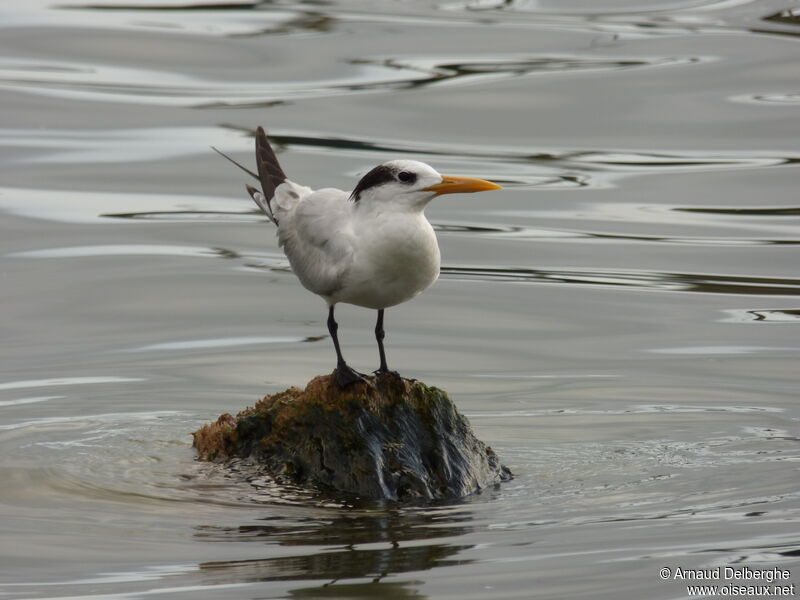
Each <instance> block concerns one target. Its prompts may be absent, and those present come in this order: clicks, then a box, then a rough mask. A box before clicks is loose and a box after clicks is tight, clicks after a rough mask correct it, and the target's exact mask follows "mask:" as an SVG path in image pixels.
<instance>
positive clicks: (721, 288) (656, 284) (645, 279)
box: [442, 266, 800, 296]
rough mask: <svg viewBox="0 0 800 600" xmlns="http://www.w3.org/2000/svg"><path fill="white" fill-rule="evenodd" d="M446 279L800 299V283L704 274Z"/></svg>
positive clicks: (495, 271)
mask: <svg viewBox="0 0 800 600" xmlns="http://www.w3.org/2000/svg"><path fill="white" fill-rule="evenodd" d="M442 275H444V276H445V277H448V278H451V279H460V280H477V281H508V282H525V283H562V284H563V283H570V284H581V285H604V286H622V287H635V288H643V289H651V290H665V291H676V292H702V293H708V294H746V295H778V296H781V295H785V296H797V295H800V279H790V278H772V277H746V276H736V275H713V274H703V273H666V272H657V271H621V270H620V271H611V270H608V271H601V270H593V269H586V270H578V269H569V270H567V269H564V270H554V269H526V268H498V267H453V266H445V267H442Z"/></svg>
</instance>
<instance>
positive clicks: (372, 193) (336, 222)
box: [220, 127, 501, 386]
mask: <svg viewBox="0 0 800 600" xmlns="http://www.w3.org/2000/svg"><path fill="white" fill-rule="evenodd" d="M220 154H221V153H220ZM223 156H225V155H223ZM225 157H226V158H228V159H229V160H231V161H232V162H234V163H235V161H233V160H232V159H230V157H228V156H225ZM256 159H257V162H258V176H257V177H258V179H259V181H260V182H261V186H262V189H263V193H262V192H261V191H259V190H256V189H255V188H252V187H250V186H248V191H249V192H250V195H251V197H252V198H253V200H254V201H255V202H256V204H258V206H259V207H261V209H262V210H263V211H264V212H265V213H266V214H267V215H268V216H269V217H270V219H272V221H273V222H275V223H276V225H277V227H278V243H279V244H280V245H281V246H282V247H283V249H284V252H285V253H286V256H287V258H288V259H289V263H290V264H291V266H292V270H293V271H294V273H295V274H296V275H297V277H298V278H299V279H300V282H301V283H302V284H303V286H304V287H305V288H307V289H308V290H310V291H312V292H314V293H315V294H317V295H319V296H321V297H322V298H323V299H324V300H325V301H326V303H327V304H328V307H329V308H328V311H329V312H328V330H329V331H330V333H331V337H332V338H333V343H334V348H335V349H336V355H337V368H336V375H337V380H338V382H339V384H340V385H341V386H346V385H348V384H350V383H352V382H354V381H359V380H360V379H361V377H362V376H361V375H360V374H359V373H357V372H356V371H354V370H353V369H351V368H350V367H349V366H348V365H347V363H346V362H345V361H344V358H343V357H342V353H341V349H340V347H339V341H338V336H337V329H338V325H337V324H336V321H335V319H334V316H333V315H334V312H333V311H334V306H335V305H336V304H337V303H339V302H345V303H347V304H355V305H356V306H363V307H365V308H372V309H376V310H377V311H378V322H377V325H376V328H375V336H376V339H377V341H378V350H379V353H380V360H381V363H380V367H379V368H378V370H377V371H376V373H384V372H388V371H389V369H388V366H387V364H386V355H385V352H384V348H383V337H384V333H383V311H384V309H385V308H388V307H390V306H395V305H396V304H400V303H401V302H405V301H407V300H410V299H411V298H413V297H414V296H416V295H417V294H419V293H420V292H422V291H423V290H424V289H426V288H427V287H429V286H430V285H431V284H432V283H433V282H434V281H436V279H437V277H438V276H439V266H440V253H439V245H438V243H437V240H436V234H435V232H434V230H433V227H432V226H431V224H430V223H429V222H428V219H427V218H426V217H425V214H424V209H425V206H427V204H428V202H430V201H431V200H432V199H433V198H434V197H436V196H437V195H440V194H447V193H455V192H478V191H488V190H497V189H501V188H500V186H498V185H496V184H494V183H491V182H488V181H484V180H481V179H471V178H466V177H450V176H443V175H440V174H439V173H437V172H436V171H435V170H434V169H433V168H432V167H430V166H429V165H426V164H425V163H421V162H418V161H413V160H393V161H389V162H386V163H383V164H382V165H379V166H377V167H375V168H374V169H372V170H371V171H370V172H369V173H367V174H366V175H365V176H364V177H363V178H362V179H361V180H360V181H359V183H358V185H357V186H356V188H355V189H354V190H353V192H351V193H348V192H344V191H342V190H338V189H334V188H323V189H319V190H316V191H314V190H312V189H311V188H309V187H306V186H303V185H300V184H297V183H295V182H293V181H291V180H289V179H287V178H286V175H285V174H284V173H283V170H282V169H281V167H280V165H279V164H278V161H277V158H276V157H275V153H274V152H273V150H272V148H271V146H270V145H269V141H268V139H267V136H266V134H265V133H264V131H263V129H261V128H260V127H259V128H258V130H257V134H256ZM235 164H236V165H237V166H239V167H240V168H242V169H243V170H245V171H246V172H248V173H250V174H251V175H253V176H256V175H255V173H252V172H251V171H249V170H248V169H246V168H245V167H242V166H241V165H239V164H238V163H235Z"/></svg>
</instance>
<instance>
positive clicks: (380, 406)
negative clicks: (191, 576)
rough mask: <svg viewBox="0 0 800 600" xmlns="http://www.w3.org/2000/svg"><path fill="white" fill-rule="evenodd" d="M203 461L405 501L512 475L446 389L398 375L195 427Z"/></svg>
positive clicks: (459, 491) (292, 392) (271, 399)
mask: <svg viewBox="0 0 800 600" xmlns="http://www.w3.org/2000/svg"><path fill="white" fill-rule="evenodd" d="M194 446H195V448H197V451H198V453H199V457H200V459H201V460H214V461H225V460H230V459H243V458H244V459H249V460H250V461H252V462H254V463H255V464H257V465H258V467H259V469H260V470H261V471H263V472H265V473H266V474H268V475H270V476H271V477H273V478H274V479H275V480H276V481H278V482H279V483H286V484H293V485H301V486H304V487H309V488H313V489H316V490H320V491H322V492H344V493H345V494H352V495H356V496H359V497H361V498H368V499H384V500H398V501H401V502H407V501H419V500H423V501H425V500H438V499H446V498H460V497H463V496H466V495H468V494H471V493H473V492H476V491H478V490H481V489H483V488H486V487H487V486H491V485H494V484H497V483H499V482H501V481H506V480H509V479H511V477H512V475H511V471H509V470H508V469H507V468H506V467H504V466H503V465H501V464H500V461H499V460H498V458H497V455H495V453H494V451H492V449H491V448H489V447H487V446H486V445H485V444H484V443H483V442H481V441H480V440H479V439H477V438H476V437H475V435H474V434H473V432H472V429H471V428H470V426H469V423H468V422H467V419H466V417H464V416H463V415H462V414H461V413H459V412H458V411H457V410H456V407H455V405H454V404H453V402H452V401H451V400H450V398H449V397H448V396H447V394H446V393H445V392H443V391H442V390H439V389H437V388H435V387H429V386H427V385H425V384H423V383H421V382H419V381H412V380H408V379H403V378H401V377H398V376H397V375H394V374H383V375H378V376H375V377H367V381H366V382H364V383H356V384H353V385H350V386H348V387H347V388H346V389H344V390H342V389H340V388H339V386H338V385H337V384H336V380H335V377H334V376H333V375H324V376H319V377H316V378H314V379H312V380H311V381H310V382H309V383H308V385H307V386H306V389H305V390H300V389H298V388H296V387H291V388H289V389H288V390H286V391H284V392H280V393H277V394H273V395H271V396H266V397H264V398H263V399H262V400H260V401H259V402H258V403H256V405H255V406H253V407H252V408H247V409H245V410H243V411H242V412H240V413H239V414H238V415H237V416H236V417H235V418H234V417H232V416H231V415H228V414H226V415H222V416H221V417H220V418H219V419H218V420H217V421H216V422H215V423H210V424H208V425H205V426H204V427H202V428H200V429H199V430H198V431H196V432H195V433H194Z"/></svg>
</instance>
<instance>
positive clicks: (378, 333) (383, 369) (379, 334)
mask: <svg viewBox="0 0 800 600" xmlns="http://www.w3.org/2000/svg"><path fill="white" fill-rule="evenodd" d="M384 337H386V334H385V333H384V331H383V309H382V308H381V309H378V322H377V323H375V339H376V340H378V354H379V355H380V357H381V366H380V367H378V370H377V371H375V372H376V373H388V372H389V367H388V366H387V365H386V351H385V350H384V349H383V338H384Z"/></svg>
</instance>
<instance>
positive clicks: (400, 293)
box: [332, 212, 441, 309]
mask: <svg viewBox="0 0 800 600" xmlns="http://www.w3.org/2000/svg"><path fill="white" fill-rule="evenodd" d="M354 234H355V237H356V245H355V255H354V257H353V258H354V260H353V261H352V263H351V268H350V269H349V271H348V273H347V274H346V277H345V285H344V286H343V287H342V288H341V289H340V290H339V291H337V293H336V294H335V295H334V296H333V298H332V299H333V300H334V301H335V302H347V303H349V304H355V305H357V306H364V307H366V308H374V309H379V308H387V307H389V306H394V305H396V304H400V303H401V302H405V301H407V300H410V299H411V298H413V297H414V296H416V295H417V294H419V293H420V292H421V291H423V290H424V289H426V288H427V287H429V286H430V285H431V284H432V283H433V282H434V281H436V279H437V278H438V277H439V267H440V260H441V258H440V254H439V245H438V243H437V240H436V234H435V233H434V231H433V227H431V224H430V223H429V222H428V220H427V219H426V218H425V215H424V214H422V213H421V212H417V213H401V214H398V213H393V214H387V215H380V216H377V218H376V215H375V214H374V213H372V214H371V215H370V218H369V219H368V220H367V219H365V220H363V221H359V220H358V219H356V220H355V222H354Z"/></svg>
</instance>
